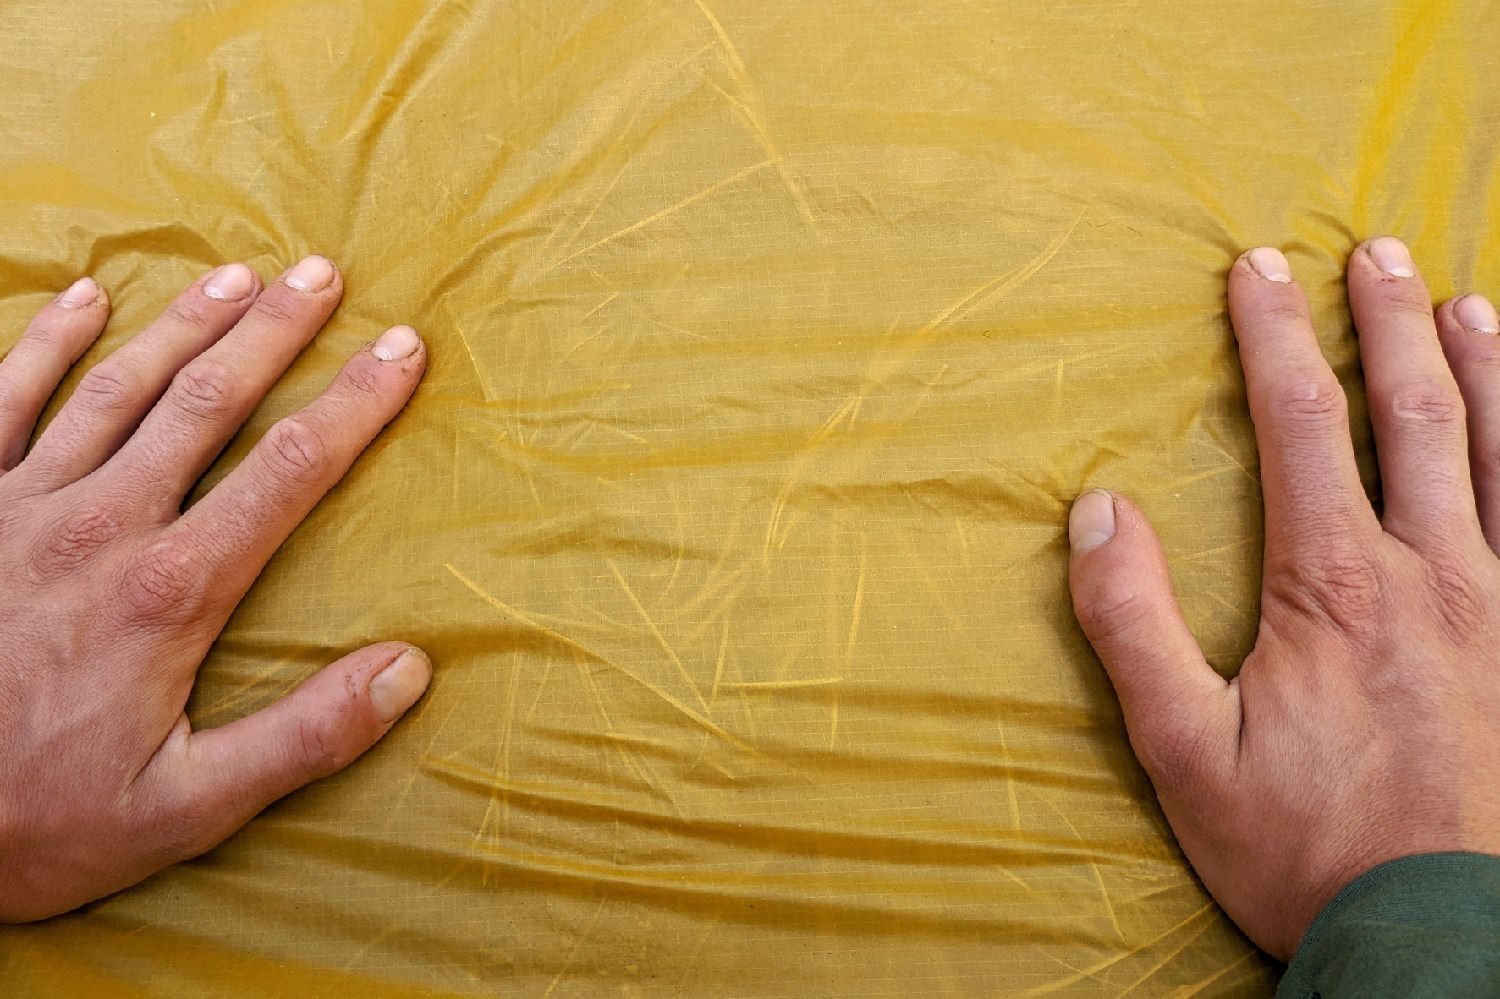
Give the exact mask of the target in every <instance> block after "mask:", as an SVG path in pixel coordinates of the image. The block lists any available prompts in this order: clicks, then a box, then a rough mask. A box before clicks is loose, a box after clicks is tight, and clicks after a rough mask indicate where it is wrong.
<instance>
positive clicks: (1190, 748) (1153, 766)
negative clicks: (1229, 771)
mask: <svg viewBox="0 0 1500 999" xmlns="http://www.w3.org/2000/svg"><path fill="white" fill-rule="evenodd" d="M1181 716H1182V717H1187V716H1188V715H1187V713H1186V712H1183V713H1182V714H1181ZM1135 748H1136V755H1137V756H1138V757H1139V758H1140V761H1141V765H1142V766H1143V767H1145V768H1146V773H1147V774H1149V775H1150V776H1151V780H1152V781H1153V782H1154V783H1156V784H1157V785H1159V786H1163V787H1168V788H1187V787H1192V786H1194V785H1198V784H1201V783H1203V782H1204V780H1205V779H1206V778H1208V777H1209V776H1210V775H1211V774H1212V773H1213V772H1214V771H1215V766H1214V763H1215V761H1216V760H1217V759H1218V758H1219V756H1220V754H1219V752H1218V750H1219V749H1220V746H1219V745H1218V743H1217V740H1216V739H1215V738H1214V737H1213V733H1212V731H1211V730H1210V729H1209V728H1208V727H1207V726H1205V725H1201V724H1198V725H1195V724H1187V723H1184V722H1177V723H1166V724H1163V725H1161V726H1159V727H1158V728H1156V729H1155V730H1154V731H1153V732H1152V733H1151V737H1150V738H1149V739H1147V740H1145V742H1144V743H1143V744H1142V745H1140V746H1137V747H1135Z"/></svg>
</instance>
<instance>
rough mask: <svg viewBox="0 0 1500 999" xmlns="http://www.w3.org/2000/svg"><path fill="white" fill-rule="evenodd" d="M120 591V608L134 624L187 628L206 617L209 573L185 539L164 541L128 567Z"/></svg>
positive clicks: (199, 555)
mask: <svg viewBox="0 0 1500 999" xmlns="http://www.w3.org/2000/svg"><path fill="white" fill-rule="evenodd" d="M119 587H120V593H119V597H120V606H121V607H122V608H123V610H124V611H125V613H126V615H127V616H128V617H129V618H130V619H131V620H133V621H135V622H138V623H145V624H150V625H173V624H184V623H186V622H188V621H191V620H193V619H194V618H196V617H199V616H201V614H202V611H203V608H204V606H205V604H206V603H207V596H208V573H207V569H206V565H205V562H204V560H203V558H202V555H201V553H200V552H199V551H198V549H197V548H196V546H194V545H193V544H191V543H190V542H188V541H186V540H185V539H184V538H183V537H181V536H179V537H174V538H163V539H161V540H159V541H156V542H154V543H153V544H151V545H149V546H148V547H147V548H146V549H145V550H144V551H142V552H141V553H140V554H138V555H137V556H135V557H134V558H133V559H131V560H130V561H129V562H128V563H127V564H126V566H125V569H124V572H123V573H122V574H121V577H120V584H119Z"/></svg>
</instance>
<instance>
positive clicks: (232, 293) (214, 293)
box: [203, 264, 255, 302]
mask: <svg viewBox="0 0 1500 999" xmlns="http://www.w3.org/2000/svg"><path fill="white" fill-rule="evenodd" d="M254 290H255V273H254V272H253V271H252V270H250V268H248V267H246V266H245V265H244V264H225V265H224V266H223V267H220V268H219V269H218V270H216V271H214V272H213V275H212V276H211V277H210V278H209V279H208V282H207V283H206V284H204V286H203V294H205V295H207V296H208V297H209V298H211V299H213V300H214V301H216V302H238V301H239V300H240V299H242V298H244V297H245V296H246V295H248V294H250V293H251V292H252V291H254Z"/></svg>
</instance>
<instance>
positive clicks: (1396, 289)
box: [1380, 280, 1433, 335]
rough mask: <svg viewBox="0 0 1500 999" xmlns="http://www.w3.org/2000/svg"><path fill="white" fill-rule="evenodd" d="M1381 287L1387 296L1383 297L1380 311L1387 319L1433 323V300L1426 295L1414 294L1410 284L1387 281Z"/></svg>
mask: <svg viewBox="0 0 1500 999" xmlns="http://www.w3.org/2000/svg"><path fill="white" fill-rule="evenodd" d="M1381 287H1382V288H1384V289H1386V291H1385V294H1384V295H1383V296H1381V298H1382V300H1381V303H1380V309H1381V311H1382V312H1384V313H1385V315H1386V318H1396V319H1402V320H1415V321H1417V322H1422V323H1428V324H1430V323H1431V322H1432V318H1433V308H1432V300H1431V299H1430V298H1428V297H1427V296H1426V295H1425V294H1413V293H1412V291H1411V283H1410V282H1405V281H1402V282H1399V283H1398V282H1395V281H1389V280H1387V281H1383V282H1382V283H1381ZM1429 328H1430V327H1429ZM1429 335H1430V334H1429Z"/></svg>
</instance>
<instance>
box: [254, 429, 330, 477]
mask: <svg viewBox="0 0 1500 999" xmlns="http://www.w3.org/2000/svg"><path fill="white" fill-rule="evenodd" d="M266 445H267V457H266V465H267V466H268V468H269V470H270V474H271V475H272V476H273V477H275V478H276V479H277V480H278V481H280V482H284V483H287V484H289V485H294V486H302V485H308V484H311V483H314V482H316V481H318V480H319V479H320V478H321V477H322V475H323V470H324V469H325V468H326V467H327V465H328V447H327V445H326V444H325V443H324V441H323V437H322V434H320V433H319V432H318V431H317V430H316V429H314V428H313V426H312V425H311V424H309V423H308V422H307V421H306V420H301V419H298V418H296V417H287V418H286V419H284V420H282V421H281V422H279V423H277V424H276V425H275V426H273V427H272V428H271V429H270V430H269V431H267V433H266Z"/></svg>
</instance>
